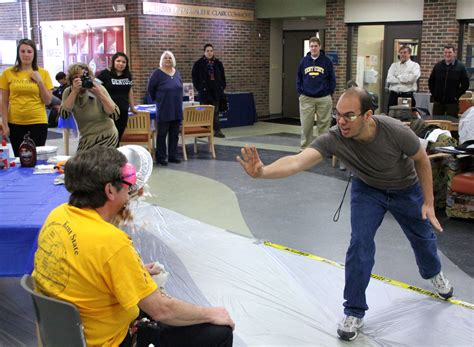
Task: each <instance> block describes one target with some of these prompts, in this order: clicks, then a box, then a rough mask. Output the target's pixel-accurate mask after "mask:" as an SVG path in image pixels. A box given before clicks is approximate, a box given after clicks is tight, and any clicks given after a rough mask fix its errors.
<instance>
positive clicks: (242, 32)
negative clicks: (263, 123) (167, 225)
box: [0, 0, 270, 117]
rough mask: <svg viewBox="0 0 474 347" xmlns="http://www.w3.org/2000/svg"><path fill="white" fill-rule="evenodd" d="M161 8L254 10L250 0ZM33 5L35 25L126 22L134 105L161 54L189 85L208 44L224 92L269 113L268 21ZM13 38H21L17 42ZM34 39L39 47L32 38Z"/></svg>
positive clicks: (77, 0)
mask: <svg viewBox="0 0 474 347" xmlns="http://www.w3.org/2000/svg"><path fill="white" fill-rule="evenodd" d="M157 2H158V1H157ZM160 2H169V3H175V4H177V3H180V4H191V5H200V6H210V7H230V8H239V9H250V10H255V0H229V1H226V2H223V1H219V0H207V1H206V0H203V1H197V0H196V1H192V0H188V1H179V0H173V1H160ZM114 3H125V4H126V5H127V11H126V12H121V13H116V12H114V11H113V9H112V5H113V4H114ZM38 4H39V9H40V10H39V20H40V21H51V20H72V19H87V18H106V17H126V18H127V21H128V26H129V41H130V42H129V50H128V55H129V57H130V62H131V68H132V73H133V74H134V79H135V82H136V86H135V87H134V89H135V94H136V96H137V100H141V99H142V98H143V97H144V95H145V90H146V83H147V80H148V77H149V76H150V74H151V72H152V71H153V70H154V69H155V68H157V67H158V64H159V60H160V56H161V53H162V52H163V51H164V50H171V51H172V52H173V53H174V55H175V57H176V62H177V69H178V70H179V71H180V72H181V75H182V77H183V81H184V82H191V68H192V64H193V63H194V61H195V60H197V59H198V58H200V57H201V56H202V54H203V51H202V48H203V46H204V44H205V43H207V42H210V43H212V44H213V45H214V50H215V53H216V57H218V58H219V59H220V60H221V61H222V62H223V64H224V68H225V71H226V78H227V91H230V92H232V91H249V92H253V94H254V97H255V103H256V108H257V113H258V116H259V117H264V116H267V115H268V113H269V101H268V84H269V68H270V67H269V61H270V59H269V56H268V52H269V50H270V43H269V42H270V21H269V20H254V21H252V22H248V21H224V20H214V19H205V18H186V17H166V16H152V15H143V14H142V12H143V11H142V1H139V0H120V1H117V0H113V1H111V0H109V1H107V0H105V1H92V0H62V1H61V5H59V4H56V5H52V4H53V2H52V1H48V0H38ZM8 5H10V6H13V5H15V6H18V4H8ZM4 8H5V5H4V4H0V23H2V28H3V27H4V26H3V23H4V21H5V20H6V17H8V16H7V12H5V11H4ZM35 9H36V6H33V10H35ZM17 12H18V10H17ZM32 14H33V15H32V26H33V27H35V26H36V25H37V23H36V11H34V12H33V11H32ZM2 30H3V29H2ZM33 31H34V32H35V30H33ZM6 35H7V30H5V32H4V31H0V39H4V38H5V37H6ZM18 38H20V37H16V39H18ZM33 38H34V39H35V40H36V41H37V42H38V38H37V35H35V33H34V35H33ZM41 55H42V53H41V52H40V56H41ZM40 61H41V60H40Z"/></svg>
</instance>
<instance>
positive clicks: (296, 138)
mask: <svg viewBox="0 0 474 347" xmlns="http://www.w3.org/2000/svg"><path fill="white" fill-rule="evenodd" d="M237 140H239V141H242V142H246V143H248V144H249V145H250V144H253V143H267V144H272V145H283V146H294V147H299V146H300V135H299V134H291V133H276V134H267V135H258V136H244V137H238V138H237Z"/></svg>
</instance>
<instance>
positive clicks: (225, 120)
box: [219, 93, 257, 128]
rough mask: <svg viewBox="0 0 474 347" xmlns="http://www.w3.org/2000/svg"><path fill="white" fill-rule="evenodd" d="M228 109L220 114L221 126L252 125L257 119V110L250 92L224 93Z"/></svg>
mask: <svg viewBox="0 0 474 347" xmlns="http://www.w3.org/2000/svg"><path fill="white" fill-rule="evenodd" d="M226 96H227V103H228V106H229V109H228V110H227V111H226V112H224V113H223V114H221V115H220V117H219V122H220V124H221V127H222V128H231V127H240V126H244V125H253V123H255V122H256V121H257V111H256V109H255V100H254V98H253V94H252V93H226Z"/></svg>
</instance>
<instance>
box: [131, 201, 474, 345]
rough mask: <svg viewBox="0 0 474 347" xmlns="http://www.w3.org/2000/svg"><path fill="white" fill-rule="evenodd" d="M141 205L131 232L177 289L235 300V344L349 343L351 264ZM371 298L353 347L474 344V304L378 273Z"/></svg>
mask: <svg viewBox="0 0 474 347" xmlns="http://www.w3.org/2000/svg"><path fill="white" fill-rule="evenodd" d="M134 210H135V222H134V224H133V225H132V226H131V227H129V229H128V232H129V233H130V234H131V236H132V238H133V240H134V243H135V245H136V247H137V249H138V250H139V252H140V254H141V256H142V258H143V260H144V261H145V262H149V261H155V260H158V261H159V262H161V263H162V264H163V265H164V266H165V268H166V270H167V271H168V272H169V273H170V277H169V278H168V282H167V284H166V290H167V292H168V293H169V294H171V295H173V296H175V297H178V298H180V299H182V300H186V301H188V302H192V303H195V304H199V305H211V306H224V307H226V308H227V309H228V311H229V312H230V314H231V317H232V318H233V320H234V321H235V323H236V330H235V335H234V336H235V338H234V346H347V345H348V342H345V341H342V340H340V339H339V338H338V337H337V333H336V329H337V322H338V321H339V320H340V319H341V317H342V315H343V311H342V302H343V298H342V293H343V287H344V270H341V269H340V268H337V267H334V266H331V265H328V264H325V263H321V262H317V261H314V260H311V259H308V258H306V257H301V256H298V255H294V254H291V253H288V252H284V251H281V250H278V249H274V248H271V247H268V246H265V245H263V244H262V243H261V242H259V241H257V240H255V239H249V238H245V237H242V236H240V235H235V234H231V233H229V232H226V231H225V230H222V229H219V228H216V227H213V226H210V225H207V224H204V223H201V222H199V221H197V220H194V219H190V218H187V217H185V216H183V215H180V214H177V213H175V212H172V211H170V210H166V209H164V208H159V207H156V206H153V205H150V204H147V203H144V202H139V203H137V205H136V206H135V207H134ZM289 232H291V231H289ZM295 237H297V235H295ZM427 288H430V287H429V284H428V283H427ZM367 299H368V303H369V307H370V309H369V311H368V312H367V314H366V317H365V326H364V327H363V328H362V333H361V335H360V336H359V337H358V338H357V339H356V340H355V341H352V342H350V344H351V345H352V346H473V341H474V311H473V310H471V309H469V308H465V307H461V306H458V305H454V304H451V303H448V302H444V301H442V300H438V299H433V298H430V297H427V296H425V295H421V294H418V293H416V292H413V291H409V290H406V289H403V288H399V287H396V286H392V285H389V284H386V283H384V282H381V281H377V280H373V279H372V280H371V282H370V284H369V288H368V290H367Z"/></svg>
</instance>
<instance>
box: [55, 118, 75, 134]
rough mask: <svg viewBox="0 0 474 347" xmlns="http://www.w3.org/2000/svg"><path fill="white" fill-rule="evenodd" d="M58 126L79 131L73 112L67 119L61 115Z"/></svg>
mask: <svg viewBox="0 0 474 347" xmlns="http://www.w3.org/2000/svg"><path fill="white" fill-rule="evenodd" d="M58 128H61V129H71V130H73V131H77V123H76V120H75V119H74V116H73V115H72V114H70V115H69V117H67V118H66V119H64V118H63V117H59V119H58Z"/></svg>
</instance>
